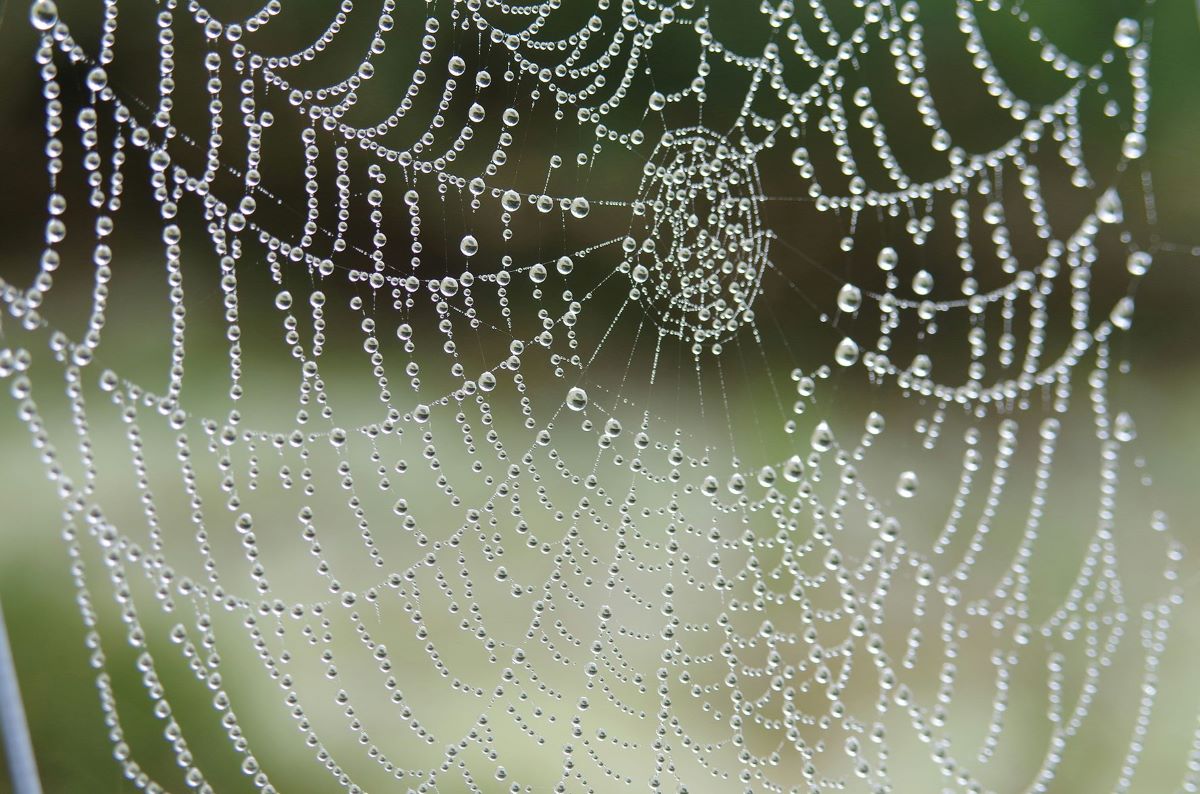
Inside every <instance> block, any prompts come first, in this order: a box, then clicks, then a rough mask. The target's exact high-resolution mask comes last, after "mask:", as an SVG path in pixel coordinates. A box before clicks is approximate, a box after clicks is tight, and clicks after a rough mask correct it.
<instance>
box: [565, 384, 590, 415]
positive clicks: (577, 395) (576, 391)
mask: <svg viewBox="0 0 1200 794" xmlns="http://www.w3.org/2000/svg"><path fill="white" fill-rule="evenodd" d="M587 404H588V395H587V392H585V391H584V390H583V389H581V388H579V387H578V386H573V387H571V390H570V391H568V392H567V407H568V408H570V409H571V410H572V411H582V410H583V409H584V408H587Z"/></svg>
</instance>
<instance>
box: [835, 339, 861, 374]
mask: <svg viewBox="0 0 1200 794" xmlns="http://www.w3.org/2000/svg"><path fill="white" fill-rule="evenodd" d="M833 359H834V361H836V362H837V363H839V364H841V365H842V366H843V367H849V366H851V365H853V364H854V363H855V362H856V361H858V343H857V342H855V341H854V340H853V339H851V338H850V337H848V336H847V337H844V338H843V339H842V341H840V342H838V346H837V350H835V351H834V353H833Z"/></svg>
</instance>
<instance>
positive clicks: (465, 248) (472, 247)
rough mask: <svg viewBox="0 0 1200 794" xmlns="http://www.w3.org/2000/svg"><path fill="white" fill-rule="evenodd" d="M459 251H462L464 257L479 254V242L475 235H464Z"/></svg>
mask: <svg viewBox="0 0 1200 794" xmlns="http://www.w3.org/2000/svg"><path fill="white" fill-rule="evenodd" d="M458 250H460V251H462V254H463V256H475V254H477V253H479V241H478V240H476V239H475V236H474V235H471V234H467V235H463V238H462V242H460V243H459V244H458Z"/></svg>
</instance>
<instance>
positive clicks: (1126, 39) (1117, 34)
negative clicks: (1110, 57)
mask: <svg viewBox="0 0 1200 794" xmlns="http://www.w3.org/2000/svg"><path fill="white" fill-rule="evenodd" d="M1141 35H1142V26H1141V25H1140V24H1138V21H1137V20H1136V19H1130V18H1129V17H1125V18H1124V19H1122V20H1120V21H1119V22H1117V27H1116V29H1115V30H1114V31H1113V41H1115V42H1116V44H1117V46H1118V47H1121V48H1123V49H1129V48H1130V47H1132V46H1133V45H1135V44H1137V43H1138V38H1140V37H1141Z"/></svg>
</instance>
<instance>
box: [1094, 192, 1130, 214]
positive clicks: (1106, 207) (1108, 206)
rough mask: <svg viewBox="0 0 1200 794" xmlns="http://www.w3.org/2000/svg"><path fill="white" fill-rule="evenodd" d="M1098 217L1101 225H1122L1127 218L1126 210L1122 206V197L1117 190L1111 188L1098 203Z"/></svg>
mask: <svg viewBox="0 0 1200 794" xmlns="http://www.w3.org/2000/svg"><path fill="white" fill-rule="evenodd" d="M1096 217H1097V218H1099V219H1100V222H1101V223H1120V222H1121V221H1122V220H1124V218H1125V210H1124V207H1123V206H1122V205H1121V196H1120V194H1119V193H1117V189H1116V188H1112V187H1110V188H1109V189H1108V190H1106V191H1104V193H1103V195H1101V196H1100V200H1099V201H1097V202H1096Z"/></svg>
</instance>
